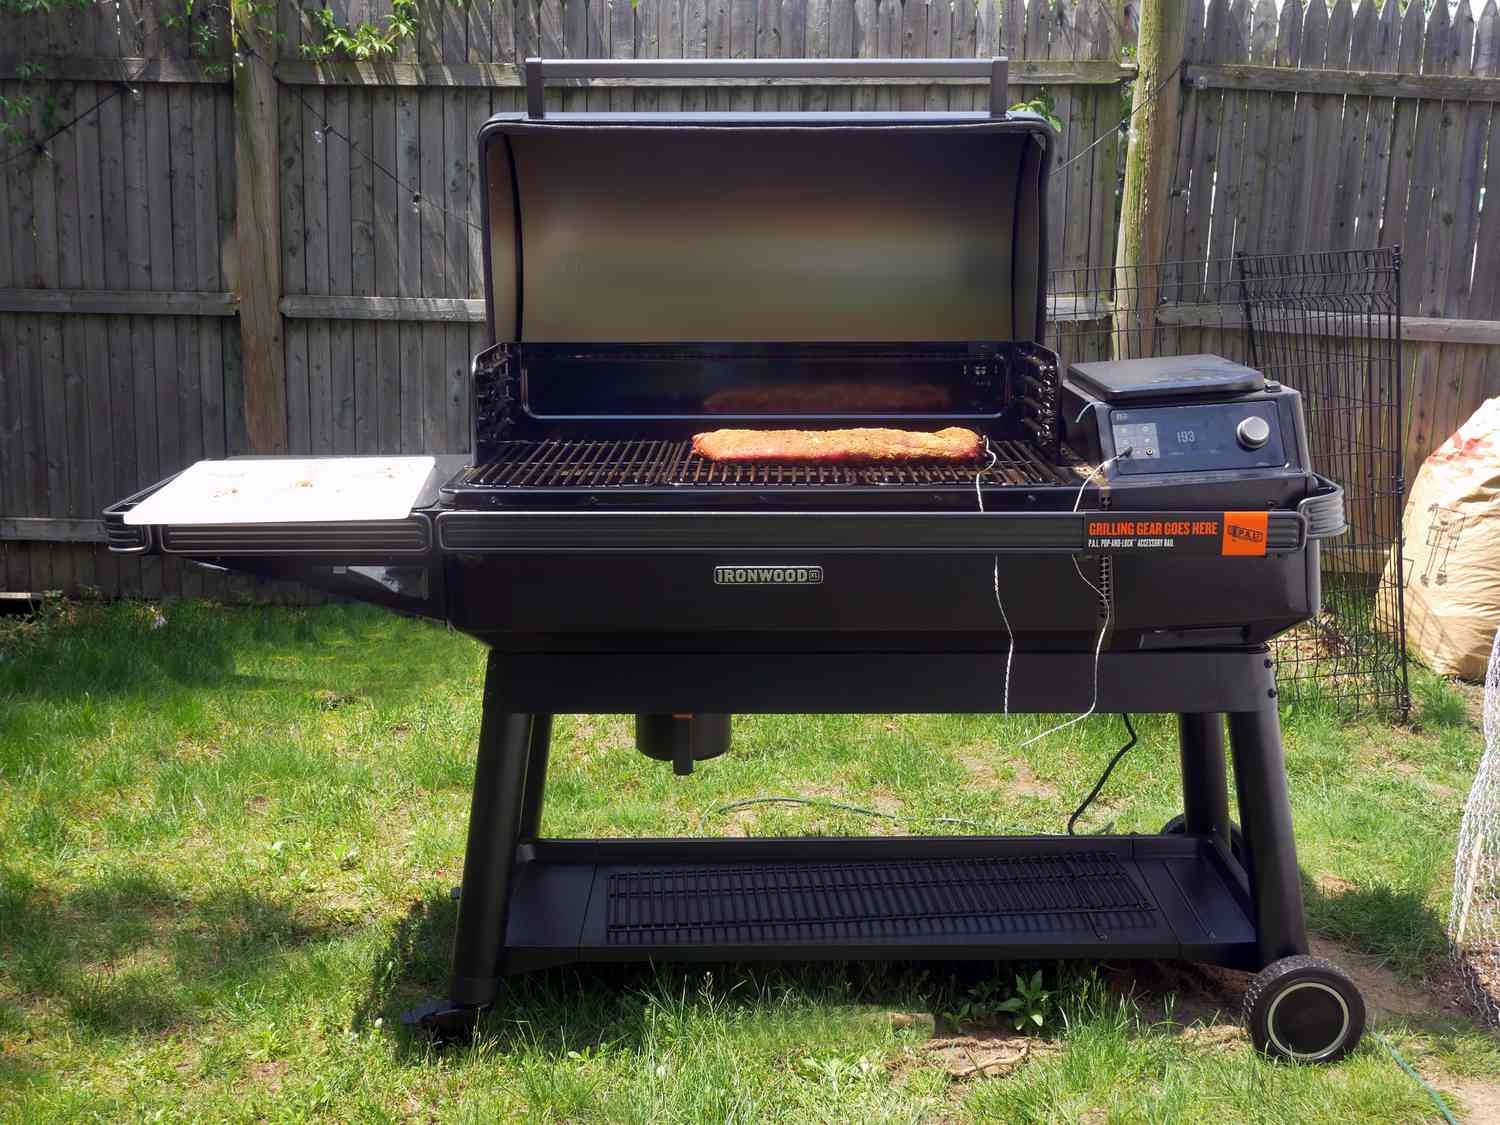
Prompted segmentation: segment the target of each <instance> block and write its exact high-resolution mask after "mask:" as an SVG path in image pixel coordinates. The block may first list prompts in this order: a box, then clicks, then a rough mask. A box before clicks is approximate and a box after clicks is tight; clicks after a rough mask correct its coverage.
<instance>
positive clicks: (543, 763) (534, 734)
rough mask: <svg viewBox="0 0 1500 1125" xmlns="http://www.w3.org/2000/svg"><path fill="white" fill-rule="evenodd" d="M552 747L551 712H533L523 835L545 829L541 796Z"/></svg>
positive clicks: (530, 835)
mask: <svg viewBox="0 0 1500 1125" xmlns="http://www.w3.org/2000/svg"><path fill="white" fill-rule="evenodd" d="M551 747H552V716H551V715H534V716H532V719H531V742H530V745H529V747H528V749H527V751H526V789H525V791H524V793H523V795H522V797H521V826H520V839H522V840H535V839H536V838H537V835H538V834H539V833H540V832H541V830H542V800H543V798H544V797H545V795H546V788H547V757H548V752H549V751H550V750H551Z"/></svg>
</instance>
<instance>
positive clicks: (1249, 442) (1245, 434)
mask: <svg viewBox="0 0 1500 1125" xmlns="http://www.w3.org/2000/svg"><path fill="white" fill-rule="evenodd" d="M1234 436H1235V438H1236V440H1238V441H1239V443H1240V445H1242V446H1243V447H1244V448H1246V449H1259V448H1260V447H1261V446H1263V445H1265V444H1266V442H1268V441H1270V440H1271V424H1270V423H1269V422H1267V421H1266V420H1265V419H1264V418H1262V417H1261V416H1260V415H1258V414H1252V415H1250V417H1248V418H1246V419H1244V420H1243V421H1241V422H1240V424H1239V425H1238V426H1236V427H1235V428H1234Z"/></svg>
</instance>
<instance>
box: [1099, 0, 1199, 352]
mask: <svg viewBox="0 0 1500 1125" xmlns="http://www.w3.org/2000/svg"><path fill="white" fill-rule="evenodd" d="M1186 35H1187V3H1186V0H1145V2H1144V4H1143V5H1142V9H1141V29H1140V35H1139V37H1138V39H1137V45H1136V64H1137V66H1138V69H1137V71H1136V77H1135V92H1134V95H1133V96H1132V98H1131V103H1130V104H1131V107H1132V109H1133V110H1134V113H1133V115H1132V117H1131V119H1130V131H1129V134H1128V135H1129V143H1128V146H1127V148H1126V152H1125V188H1124V195H1123V198H1122V200H1121V206H1120V237H1119V242H1118V244H1117V245H1118V249H1117V251H1116V254H1115V265H1116V266H1119V267H1123V268H1122V269H1120V270H1119V271H1118V272H1117V284H1118V285H1119V286H1120V288H1119V290H1118V293H1117V296H1116V299H1115V335H1114V339H1115V346H1114V351H1115V356H1116V357H1117V358H1121V359H1124V358H1129V357H1131V356H1133V355H1147V354H1150V352H1151V351H1152V329H1153V328H1154V327H1155V325H1156V305H1157V290H1158V282H1159V278H1158V277H1156V276H1155V272H1156V271H1154V270H1142V269H1140V267H1141V266H1143V265H1145V264H1146V263H1148V262H1156V261H1159V260H1160V258H1161V255H1162V252H1163V249H1164V248H1165V245H1166V230H1167V216H1168V214H1169V213H1170V211H1171V205H1172V200H1171V198H1170V196H1171V191H1172V170H1173V168H1175V167H1176V165H1177V139H1178V117H1179V115H1180V111H1181V107H1182V81H1181V69H1182V56H1183V47H1184V43H1185V40H1186ZM1132 329H1139V331H1132Z"/></svg>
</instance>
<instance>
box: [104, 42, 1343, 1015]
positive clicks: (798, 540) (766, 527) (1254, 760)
mask: <svg viewBox="0 0 1500 1125" xmlns="http://www.w3.org/2000/svg"><path fill="white" fill-rule="evenodd" d="M552 65H553V64H551V63H536V64H535V65H533V64H528V82H529V83H534V84H535V85H536V89H533V90H531V93H533V94H536V95H537V96H536V97H534V98H533V99H532V101H533V110H532V112H531V113H529V114H527V115H524V116H523V115H515V114H511V115H501V116H498V117H496V118H495V119H493V120H492V121H490V122H489V123H488V124H487V125H486V126H485V127H484V129H483V130H482V131H481V133H480V137H479V145H480V157H481V160H480V164H481V170H482V175H483V180H484V183H483V185H482V188H483V190H482V197H483V199H484V200H485V201H486V207H487V216H486V217H487V222H486V224H485V268H486V282H487V298H488V307H489V320H490V327H491V330H492V335H493V338H494V340H495V343H494V344H492V346H491V347H490V348H488V349H487V350H486V351H484V352H483V353H481V354H480V355H479V356H478V357H476V359H475V364H474V372H473V380H472V391H473V416H474V442H473V451H472V455H469V456H464V457H440V458H438V465H437V468H436V470H435V471H434V473H433V474H432V477H431V479H430V480H429V481H428V484H427V487H426V489H425V490H424V492H423V494H422V495H421V496H420V497H419V499H418V502H417V504H416V505H415V507H414V509H413V511H412V512H411V514H410V516H409V517H408V518H406V519H404V520H397V521H387V522H381V523H358V522H347V521H346V522H338V523H330V524H275V525H258V526H254V527H238V526H194V527H133V526H129V525H127V524H125V522H124V517H125V514H126V513H127V512H128V511H129V510H130V508H131V507H133V505H134V504H136V503H138V502H139V501H140V500H141V499H142V498H143V497H144V496H145V495H147V494H149V492H150V490H147V493H142V494H140V495H138V496H134V497H130V498H127V499H126V500H124V501H121V502H120V503H119V504H117V505H114V506H112V507H111V508H110V509H108V510H107V511H106V513H105V520H106V525H107V528H108V533H109V541H110V545H111V547H112V548H113V549H115V550H118V551H125V552H145V551H164V552H168V553H176V554H180V555H183V556H186V557H188V558H192V559H196V560H199V561H202V562H205V563H208V564H211V565H222V566H232V567H235V568H237V569H241V570H246V571H249V572H252V573H257V574H265V575H272V576H276V577H296V578H300V579H302V580H303V581H306V582H310V583H313V584H316V585H320V586H323V587H325V588H327V589H330V590H334V591H336V592H339V593H343V594H347V595H351V596H355V597H359V598H364V599H367V600H371V601H376V602H378V603H380V604H383V605H386V606H389V607H391V608H393V609H396V610H398V611H402V612H407V613H417V614H423V615H426V616H430V617H434V618H438V619H441V620H446V621H448V622H450V623H451V624H453V625H454V626H456V627H457V628H459V629H462V630H464V631H466V632H468V633H470V634H472V635H474V636H476V637H478V638H480V639H481V640H483V641H484V642H486V643H487V644H488V645H489V646H490V654H489V664H488V670H487V673H486V681H485V689H484V690H485V696H484V708H483V721H482V729H481V733H480V746H479V758H478V765H477V769H476V776H475V787H474V798H473V808H472V814H471V821H470V828H469V841H468V851H467V855H466V859H465V866H464V881H463V889H462V896H461V901H460V907H459V919H458V930H457V937H456V944H455V950H454V969H453V977H452V981H451V983H450V986H449V989H448V992H447V994H446V996H445V997H444V998H442V999H441V1000H439V1001H437V1002H436V1003H435V1004H434V1005H432V1006H430V1007H429V1008H427V1009H425V1010H422V1011H420V1012H418V1013H416V1014H415V1015H414V1018H415V1019H417V1020H418V1022H420V1023H422V1024H423V1025H424V1026H427V1027H429V1028H433V1029H435V1030H439V1031H451V1030H453V1029H455V1028H457V1027H460V1026H467V1025H469V1024H470V1023H471V1022H472V1019H473V1017H474V1013H475V1012H476V1011H478V1010H479V1009H480V1008H482V1007H484V1006H486V1005H489V1004H490V1003H492V1002H493V1001H494V1000H495V998H496V995H497V990H498V988H499V982H500V980H501V978H502V977H503V975H504V974H505V973H507V972H515V971H520V970H524V969H536V968H542V967H545V966H548V965H554V964H560V963H566V962H572V961H580V960H581V961H618V960H633V959H650V958H662V959H667V958H670V959H706V960H722V959H725V958H734V957H750V958H757V959H762V958H846V957H901V958H914V957H941V958H968V959H978V960H993V959H996V958H1005V957H1100V956H1164V957H1187V958H1197V959H1203V960H1211V961H1217V962H1220V963H1223V964H1229V965H1235V966H1239V967H1245V968H1258V967H1262V966H1265V965H1269V964H1270V963H1271V962H1273V961H1275V960H1276V959H1278V958H1280V957H1285V956H1289V955H1292V954H1296V953H1303V952H1306V949H1307V941H1306V935H1305V932H1304V925H1303V914H1302V903H1301V897H1300V888H1299V883H1298V873H1297V866H1296V854H1295V849H1294V847H1293V844H1292V838H1291V820H1290V812H1289V805H1288V802H1287V792H1286V775H1285V769H1284V765H1283V762H1282V752H1281V743H1280V736H1279V728H1278V724H1277V711H1276V699H1275V695H1276V692H1275V680H1274V675H1273V670H1272V668H1271V662H1270V660H1269V658H1268V656H1267V654H1266V649H1265V647H1264V643H1263V642H1265V641H1266V640H1268V639H1269V638H1271V637H1273V636H1274V635H1276V634H1277V633H1278V632H1281V631H1282V630H1285V629H1287V628H1289V627H1291V626H1292V625H1295V624H1296V623H1298V622H1300V621H1303V620H1305V619H1306V618H1307V617H1309V616H1310V615H1311V614H1312V613H1314V612H1316V610H1317V606H1318V593H1319V591H1318V540H1319V539H1320V538H1323V537H1326V536H1328V535H1333V534H1337V533H1339V532H1340V531H1341V530H1342V527H1343V516H1342V496H1341V493H1340V491H1339V489H1338V488H1337V486H1335V485H1333V484H1332V483H1331V482H1328V481H1326V480H1324V479H1323V478H1321V477H1319V476H1317V474H1316V473H1315V472H1314V471H1313V466H1312V465H1311V464H1310V463H1309V460H1308V453H1307V440H1306V436H1305V432H1304V425H1303V420H1302V412H1301V404H1300V400H1299V397H1298V395H1297V393H1296V392H1295V391H1294V390H1291V389H1289V388H1284V387H1279V386H1275V385H1274V384H1270V383H1268V382H1266V381H1265V380H1264V379H1262V378H1261V377H1260V375H1259V374H1258V373H1255V372H1249V373H1248V374H1246V373H1244V372H1235V373H1230V374H1229V375H1226V374H1225V372H1224V371H1223V369H1222V361H1214V360H1213V358H1212V357H1190V359H1191V362H1188V363H1186V364H1183V363H1180V362H1179V363H1175V364H1174V365H1171V366H1170V370H1168V369H1166V368H1159V369H1153V368H1150V367H1149V366H1148V367H1147V368H1125V369H1119V368H1116V367H1114V366H1111V365H1108V364H1104V365H1093V366H1092V367H1091V368H1090V369H1088V370H1082V369H1080V370H1079V371H1077V372H1072V373H1070V372H1067V371H1060V370H1059V367H1058V362H1057V358H1056V356H1055V355H1053V353H1052V352H1050V351H1049V350H1048V349H1047V347H1046V345H1045V339H1046V317H1045V310H1046V293H1045V288H1044V285H1043V279H1044V278H1045V276H1046V268H1045V267H1046V261H1045V257H1046V254H1045V245H1044V244H1043V241H1042V239H1041V236H1040V233H1039V232H1040V231H1042V230H1044V229H1045V212H1046V202H1047V200H1046V196H1047V190H1046V187H1047V182H1048V181H1047V171H1048V167H1049V152H1050V144H1051V134H1050V131H1049V130H1048V128H1047V127H1046V125H1045V124H1044V123H1042V122H1041V121H1040V120H1038V119H1035V118H1030V117H1027V116H1024V115H1022V116H1018V117H1010V118H1007V117H1005V116H1004V115H1003V114H1001V115H999V116H991V115H987V114H978V113H976V114H967V113H938V114H927V113H922V114H815V115H784V114H724V115H702V114H698V115H693V114H653V115H623V116H610V115H587V114H580V115H561V116H555V117H547V116H545V115H544V114H543V113H542V112H541V110H540V105H541V101H540V96H539V93H538V92H537V91H539V88H540V82H541V78H542V75H543V73H544V71H545V70H546V68H547V67H550V66H552ZM558 65H566V66H567V67H568V68H571V69H570V70H569V73H574V72H576V71H577V70H578V69H579V68H580V67H582V66H584V65H585V64H579V63H574V64H558ZM588 65H598V66H602V67H606V68H614V69H611V70H610V73H611V74H613V73H615V72H616V71H617V70H618V68H619V66H620V65H622V64H613V63H599V64H588ZM641 65H643V66H645V68H646V69H645V70H644V71H642V72H641V73H648V72H649V73H650V74H652V75H654V74H656V73H657V72H658V70H661V69H662V68H665V71H664V72H667V73H673V74H676V73H680V72H683V71H684V69H685V68H686V69H690V70H692V72H693V73H697V72H698V69H702V68H707V71H711V72H713V73H718V72H719V69H720V68H724V67H727V68H728V69H729V71H732V72H733V73H737V74H738V73H743V71H744V68H743V67H740V66H739V65H738V64H731V63H722V62H714V63H708V64H705V63H689V62H686V61H684V62H681V63H674V64H661V63H653V64H641ZM756 65H757V66H760V65H762V64H758V63H757V64H756ZM770 65H771V66H772V68H773V69H775V68H776V67H778V66H780V67H788V66H790V67H792V68H793V69H792V70H791V71H788V73H797V74H802V73H803V71H802V70H797V69H795V68H797V67H804V68H805V67H806V66H808V65H810V64H806V63H801V62H791V63H779V64H770ZM864 66H872V67H874V70H873V71H872V73H875V72H878V73H887V72H888V71H889V70H890V69H892V68H909V67H916V68H917V69H918V70H919V71H920V72H921V73H924V74H926V73H929V70H928V69H923V68H932V67H937V68H939V69H937V70H931V71H930V73H932V74H944V75H946V74H949V73H970V72H971V71H973V70H974V68H975V67H976V66H979V67H981V68H982V73H984V74H986V75H990V74H992V73H993V74H995V75H998V76H999V77H998V79H997V81H998V84H999V85H998V89H999V90H1000V91H1003V89H1004V63H1003V60H997V61H996V62H994V63H993V64H991V63H990V62H988V61H986V62H983V63H982V64H976V63H974V62H972V61H969V62H962V61H952V60H948V61H938V62H933V61H931V60H924V61H922V62H920V63H905V62H896V61H890V60H884V61H881V60H877V62H876V63H864V62H861V63H859V64H849V66H846V67H845V69H846V70H847V69H849V68H850V67H855V68H856V69H857V68H858V67H864ZM694 68H698V69H694ZM943 68H947V69H943ZM632 73H633V72H632ZM999 96H1002V97H1003V93H1002V94H1001V95H999ZM877 158H878V160H879V165H878V166H879V167H880V168H881V169H882V175H881V176H879V177H875V176H871V175H869V173H868V169H869V168H870V167H872V166H874V165H873V164H872V163H871V161H872V160H875V159H877ZM849 425H896V426H900V427H904V428H919V429H937V428H941V427H943V426H949V425H960V426H966V427H969V428H972V429H974V430H976V431H978V432H979V433H980V434H982V435H983V437H984V438H985V441H986V449H987V453H986V456H985V457H984V458H983V459H982V460H980V461H979V462H976V463H974V464H959V465H934V464H904V465H895V466H889V467H879V468H869V467H849V466H811V467H808V466H801V467H798V466H789V465H761V466H734V465H722V464H713V463H710V462H708V461H705V460H704V459H702V458H701V457H698V456H696V455H694V454H693V452H692V448H691V439H692V436H693V434H694V433H697V432H702V431H704V430H708V429H714V428H718V427H721V426H757V427H777V426H781V427H788V426H795V427H800V428H813V429H817V428H827V427H837V426H849ZM164 483H165V482H164ZM158 487H159V486H158ZM1006 708H1008V709H1009V710H1013V711H1018V712H1019V711H1032V712H1057V711H1062V712H1074V713H1082V712H1086V711H1087V712H1098V713H1101V714H1107V713H1111V712H1125V711H1156V712H1167V713H1175V714H1177V715H1178V716H1179V730H1180V749H1181V761H1182V782H1183V794H1184V796H1183V805H1184V821H1183V829H1184V830H1183V831H1182V832H1181V833H1179V834H1174V835H1170V836H1161V837H1089V838H1087V839H1075V838H1071V837H1041V838H996V837H976V838H923V839H889V838H887V839H840V840H832V839H829V840H754V839H751V840H707V841H705V840H693V841H686V840H676V841H673V840H553V839H547V838H545V837H543V835H542V833H541V816H542V802H543V796H544V789H545V776H546V767H547V758H548V752H549V742H550V733H551V716H552V715H554V714H557V713H574V712H622V711H623V712H634V713H636V714H638V715H646V716H656V717H658V718H662V717H671V718H674V719H682V718H686V717H689V716H695V715H701V716H716V717H723V716H728V715H731V714H735V713H749V712H757V713H778V712H779V713H804V712H830V711H833V712H877V713H880V712H902V711H915V712H996V711H1000V710H1002V709H1006ZM1226 725H1227V729H1228V734H1229V739H1228V744H1229V749H1230V751H1231V753H1232V756H1233V759H1234V763H1235V781H1236V786H1237V791H1238V798H1239V810H1240V816H1241V818H1242V821H1243V824H1242V827H1243V829H1244V838H1245V840H1246V846H1247V848H1248V855H1247V856H1246V857H1244V860H1243V861H1242V859H1241V858H1237V857H1236V856H1235V855H1234V854H1233V853H1232V852H1231V850H1230V847H1229V842H1230V822H1229V812H1228V798H1227V782H1226V776H1225V766H1224V758H1225V755H1224V750H1225V730H1226ZM722 741H723V743H724V744H725V745H727V744H728V740H727V737H726V738H725V739H723V740H722ZM705 756H707V755H695V754H685V755H677V756H675V757H674V762H675V763H676V765H677V766H678V768H681V769H683V770H687V769H691V768H692V766H693V761H694V759H695V758H700V757H705ZM678 759H680V760H678ZM702 768H713V766H712V764H711V763H709V764H707V765H705V766H703V767H702Z"/></svg>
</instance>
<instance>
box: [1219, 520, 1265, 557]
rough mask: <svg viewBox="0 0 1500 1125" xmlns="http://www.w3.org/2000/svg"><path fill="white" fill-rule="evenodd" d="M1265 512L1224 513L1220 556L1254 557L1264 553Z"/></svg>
mask: <svg viewBox="0 0 1500 1125" xmlns="http://www.w3.org/2000/svg"><path fill="white" fill-rule="evenodd" d="M1268 520H1269V513H1267V512H1225V513H1224V540H1223V546H1222V547H1221V548H1220V554H1224V555H1256V556H1263V555H1264V554H1265V553H1266V524H1267V522H1268Z"/></svg>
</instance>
